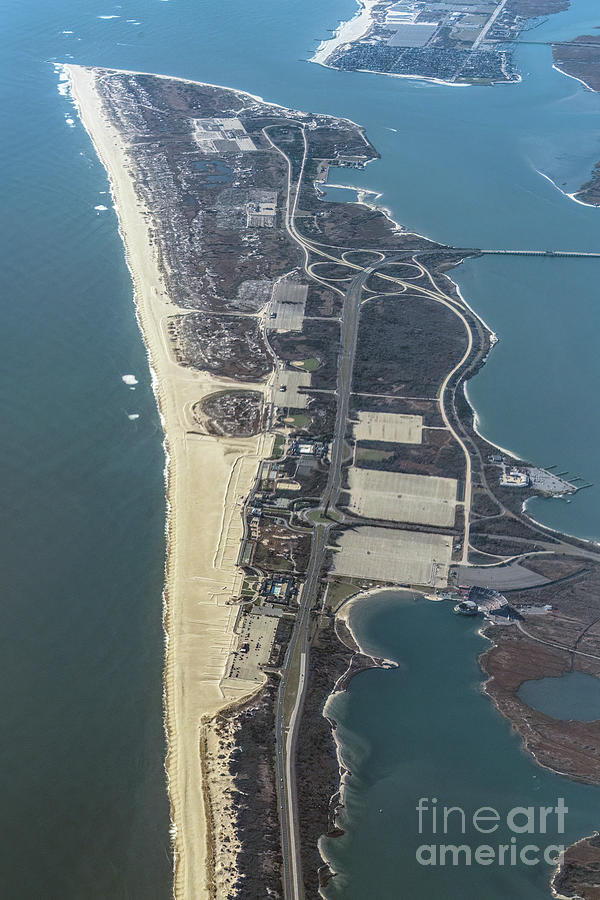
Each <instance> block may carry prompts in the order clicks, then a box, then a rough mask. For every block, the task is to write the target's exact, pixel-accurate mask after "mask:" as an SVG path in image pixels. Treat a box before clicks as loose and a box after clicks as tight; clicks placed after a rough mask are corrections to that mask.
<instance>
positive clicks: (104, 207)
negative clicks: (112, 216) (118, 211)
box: [94, 203, 108, 212]
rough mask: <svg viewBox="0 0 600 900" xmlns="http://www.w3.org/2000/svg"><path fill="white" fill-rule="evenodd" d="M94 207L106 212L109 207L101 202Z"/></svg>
mask: <svg viewBox="0 0 600 900" xmlns="http://www.w3.org/2000/svg"><path fill="white" fill-rule="evenodd" d="M94 209H97V210H98V212H105V211H106V210H107V209H108V206H102V204H101V203H100V204H98V206H95V207H94Z"/></svg>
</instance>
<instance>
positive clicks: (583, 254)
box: [394, 247, 600, 259]
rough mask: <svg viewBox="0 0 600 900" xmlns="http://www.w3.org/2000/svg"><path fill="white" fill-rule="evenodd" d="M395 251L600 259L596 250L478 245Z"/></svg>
mask: <svg viewBox="0 0 600 900" xmlns="http://www.w3.org/2000/svg"><path fill="white" fill-rule="evenodd" d="M394 253H406V254H410V255H414V256H417V255H420V254H425V253H426V254H427V255H430V254H434V253H435V254H445V255H448V256H543V257H545V258H547V259H556V258H564V257H574V258H575V259H600V251H595V250H498V249H494V250H482V249H481V248H478V247H432V248H431V249H429V248H428V249H426V250H400V251H396V250H395V251H394Z"/></svg>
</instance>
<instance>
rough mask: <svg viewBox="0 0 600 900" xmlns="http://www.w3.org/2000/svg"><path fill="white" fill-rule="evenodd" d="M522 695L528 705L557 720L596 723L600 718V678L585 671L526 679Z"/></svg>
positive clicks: (521, 690)
mask: <svg viewBox="0 0 600 900" xmlns="http://www.w3.org/2000/svg"><path fill="white" fill-rule="evenodd" d="M519 697H520V698H521V700H523V702H524V703H527V704H528V706H532V707H533V708H534V709H539V710H540V712H543V713H546V715H548V716H552V717H553V718H554V719H576V720H577V721H579V722H594V721H595V720H596V719H600V681H599V680H598V679H597V678H594V677H593V675H586V674H585V672H567V674H566V675H562V676H561V677H560V678H540V679H539V680H537V681H526V682H525V683H524V684H522V685H521V687H520V688H519Z"/></svg>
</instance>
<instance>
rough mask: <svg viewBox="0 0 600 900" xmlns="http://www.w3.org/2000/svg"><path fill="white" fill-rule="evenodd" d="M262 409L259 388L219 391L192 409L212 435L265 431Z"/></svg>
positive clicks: (241, 434) (251, 433) (237, 434)
mask: <svg viewBox="0 0 600 900" xmlns="http://www.w3.org/2000/svg"><path fill="white" fill-rule="evenodd" d="M262 408H263V397H262V394H260V393H259V392H258V391H218V392H216V393H214V394H209V395H208V397H204V398H203V399H202V400H200V401H198V403H195V404H194V406H193V408H192V412H193V414H194V418H195V419H196V421H197V422H198V424H199V425H202V426H203V427H204V428H206V430H207V431H208V432H209V433H210V434H217V435H228V436H230V437H250V436H251V435H253V434H258V432H259V431H260V430H261V424H262V422H261V420H262Z"/></svg>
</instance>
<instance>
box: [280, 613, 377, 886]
mask: <svg viewBox="0 0 600 900" xmlns="http://www.w3.org/2000/svg"><path fill="white" fill-rule="evenodd" d="M337 629H338V630H339V632H340V633H343V634H344V642H342V641H341V640H340V639H339V638H338V636H337V635H336V627H335V626H334V622H333V619H332V618H331V617H325V618H323V619H322V620H321V625H320V627H319V630H318V633H317V635H316V638H315V640H314V641H313V645H312V647H311V652H310V666H309V671H308V689H307V692H306V701H305V704H304V709H303V713H302V722H301V723H300V728H299V729H298V755H297V762H296V773H297V785H298V812H299V815H298V818H299V822H300V844H301V854H302V875H303V878H304V885H305V892H306V896H307V898H311V900H313V898H314V900H316V898H317V897H318V896H319V892H318V889H319V884H320V883H323V882H324V881H325V880H326V878H327V876H328V875H329V874H330V873H329V870H328V869H327V867H326V866H324V865H323V860H322V858H321V856H320V854H319V851H318V841H319V838H320V837H321V835H322V834H329V835H336V834H340V832H339V830H338V829H337V828H336V826H335V821H334V819H335V813H336V810H337V806H338V802H339V795H338V790H339V769H338V761H337V756H336V751H335V742H334V740H333V735H332V730H331V723H330V722H329V721H328V720H327V719H326V718H324V716H323V708H324V706H325V701H326V699H327V697H328V696H329V694H330V693H331V691H332V690H333V688H334V686H335V685H336V683H337V682H338V680H339V679H340V678H341V677H342V675H344V673H345V672H347V679H346V678H345V679H344V684H347V682H348V681H349V680H350V678H351V677H352V675H353V674H356V673H357V672H359V671H360V670H361V669H363V668H366V667H368V666H370V665H372V660H371V659H370V658H369V657H365V656H362V655H361V654H360V653H357V654H356V655H355V654H354V650H355V649H356V648H355V646H354V643H353V641H352V638H351V636H350V634H349V633H348V632H347V629H346V627H345V626H344V625H343V623H338V625H337ZM346 644H348V646H346ZM349 667H350V668H349ZM339 689H343V685H339Z"/></svg>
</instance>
